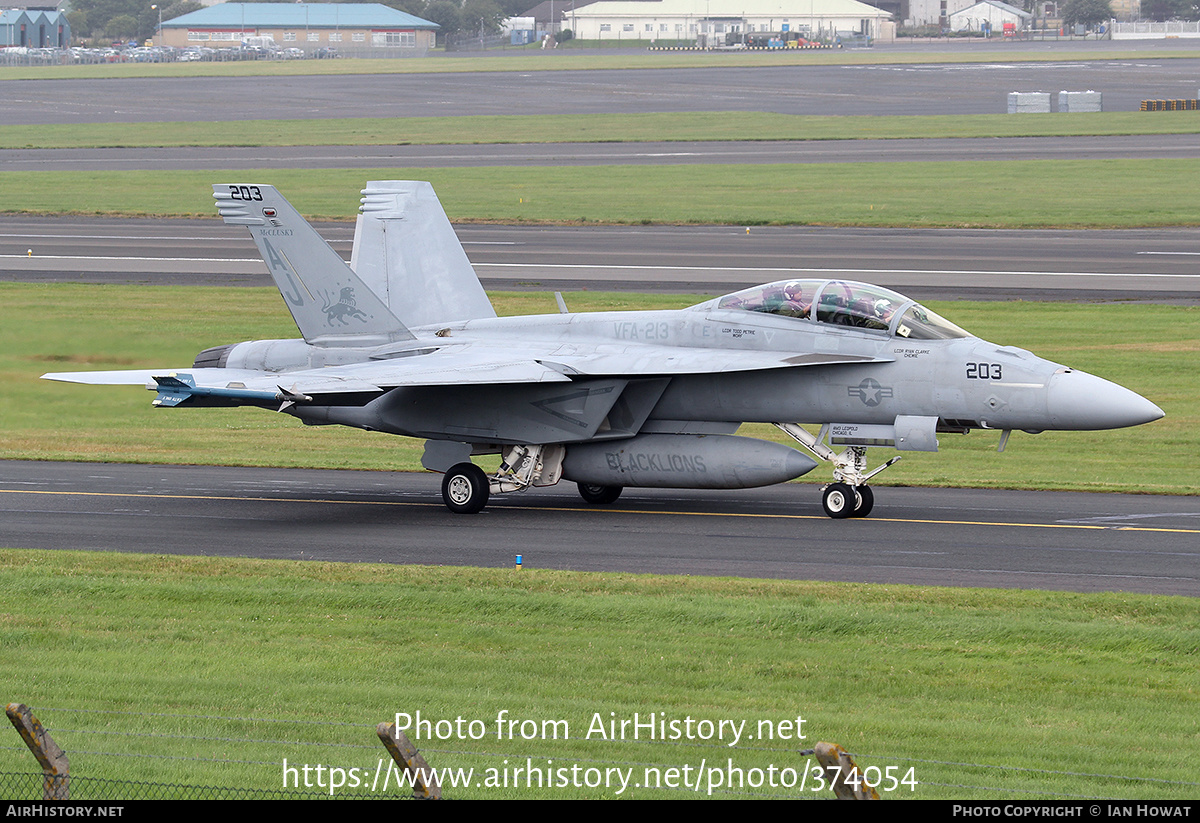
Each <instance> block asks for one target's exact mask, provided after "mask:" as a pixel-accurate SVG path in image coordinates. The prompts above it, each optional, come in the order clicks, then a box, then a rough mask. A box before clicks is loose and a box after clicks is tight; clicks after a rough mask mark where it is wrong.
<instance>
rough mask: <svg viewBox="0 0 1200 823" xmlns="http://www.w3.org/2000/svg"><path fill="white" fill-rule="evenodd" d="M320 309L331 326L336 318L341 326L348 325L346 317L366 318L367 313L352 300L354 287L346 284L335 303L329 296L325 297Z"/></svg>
mask: <svg viewBox="0 0 1200 823" xmlns="http://www.w3.org/2000/svg"><path fill="white" fill-rule="evenodd" d="M321 311H323V312H325V319H326V320H328V321H329V324H330V325H331V326H332V325H333V321H334V320H336V321H338V322H339V323H341V324H342V325H343V326H349V325H350V321H349V320H348V319H347V318H350V317H353V318H355V319H356V320H364V321H365V320H366V319H367V315H366V314H365V313H364V312H363V310H362V309H360V308H358V306H357V305H356V304H355V302H354V289H353V288H352V287H350V286H346V287H345V288H344V289H342V293H341V295H340V296H339V297H338V300H337V302H336V303H334V302H332V299H331V298H329V297H326V298H325V305H324V306H322V307H321Z"/></svg>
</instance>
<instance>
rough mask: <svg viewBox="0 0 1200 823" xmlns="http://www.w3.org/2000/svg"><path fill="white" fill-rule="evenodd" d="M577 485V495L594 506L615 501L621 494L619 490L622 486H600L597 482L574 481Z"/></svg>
mask: <svg viewBox="0 0 1200 823" xmlns="http://www.w3.org/2000/svg"><path fill="white" fill-rule="evenodd" d="M575 485H576V486H578V487H579V496H580V497H582V498H583V500H584V502H585V503H591V504H593V505H596V506H607V505H608V504H609V503H615V502H617V498H618V497H620V496H621V491H622V490H623V489H624V486H601V485H599V484H598V483H576V484H575Z"/></svg>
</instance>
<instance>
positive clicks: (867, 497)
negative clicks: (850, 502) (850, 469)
mask: <svg viewBox="0 0 1200 823" xmlns="http://www.w3.org/2000/svg"><path fill="white" fill-rule="evenodd" d="M854 493H855V494H856V495H858V505H857V506H855V507H854V514H852V515H850V516H851V517H866V516H867V515H868V514H870V513H871V508H872V507H873V506H874V505H875V492H873V491H871V487H870V486H855V487H854Z"/></svg>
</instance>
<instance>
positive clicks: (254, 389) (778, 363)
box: [42, 344, 880, 405]
mask: <svg viewBox="0 0 1200 823" xmlns="http://www.w3.org/2000/svg"><path fill="white" fill-rule="evenodd" d="M871 362H880V359H879V358H872V357H864V356H861V355H850V354H797V355H791V356H783V355H781V354H780V353H778V352H755V351H728V350H722V349H680V348H673V347H660V346H628V345H620V346H604V345H601V346H577V345H570V344H568V345H562V346H551V347H547V348H545V349H524V348H521V349H509V350H506V349H504V348H497V347H495V346H487V347H478V348H477V347H476V346H450V347H446V348H439V349H433V350H432V351H431V350H428V349H426V350H419V351H417V352H405V351H400V352H397V353H396V354H395V356H389V357H381V358H379V359H374V360H369V361H366V362H363V363H352V364H347V365H341V366H330V367H326V368H320V369H304V370H299V371H288V372H268V371H258V370H253V369H220V368H186V367H185V368H163V369H133V370H126V371H94V372H54V373H50V374H44V375H42V377H43V379H46V380H58V381H62V382H67V383H85V384H88V385H100V386H139V385H143V386H146V387H147V388H149V389H158V390H159V392H160V398H159V400H164V397H163V393H166V394H171V393H172V392H174V393H175V394H177V395H180V397H179V398H178V399H176V400H175V402H165V401H164V403H160V405H163V404H165V405H176V404H177V403H178V402H181V401H182V399H184V396H192V397H199V396H208V397H217V398H223V399H224V400H225V401H226V402H233V401H237V400H242V401H244V402H249V403H253V402H264V401H265V402H273V401H275V400H279V399H285V398H286V397H287V396H288V395H291V394H295V395H310V396H311V395H330V394H359V393H373V394H377V393H382V392H384V391H387V390H388V389H392V388H397V387H399V386H413V387H416V386H470V385H499V384H522V383H554V382H569V381H570V380H571V379H572V378H578V377H664V376H671V375H682V374H708V373H721V372H735V371H759V370H766V369H780V368H796V367H800V366H818V365H832V364H846V363H871ZM172 397H174V395H172Z"/></svg>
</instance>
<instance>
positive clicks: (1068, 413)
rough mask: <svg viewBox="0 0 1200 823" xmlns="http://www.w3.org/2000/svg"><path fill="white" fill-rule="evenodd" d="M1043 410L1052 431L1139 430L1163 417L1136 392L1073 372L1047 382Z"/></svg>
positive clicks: (1066, 370)
mask: <svg viewBox="0 0 1200 823" xmlns="http://www.w3.org/2000/svg"><path fill="white" fill-rule="evenodd" d="M1046 410H1047V411H1048V412H1049V414H1050V419H1051V421H1052V424H1051V428H1054V429H1073V430H1079V431H1091V430H1096V429H1120V428H1124V427H1126V426H1140V425H1142V424H1143V423H1150V422H1151V421H1154V420H1158V419H1159V418H1161V417H1162V416H1163V410H1162V409H1160V408H1159V407H1158V406H1156V405H1154V404H1153V403H1151V402H1150V401H1149V400H1147V399H1146V398H1144V397H1142V396H1141V395H1140V394H1138V393H1137V392H1132V391H1130V390H1129V389H1127V388H1125V387H1124V386H1118V385H1117V384H1116V383H1112V382H1109V381H1108V380H1105V379H1103V378H1100V377H1096V376H1095V375H1094V374H1088V373H1087V372H1082V371H1074V370H1072V369H1064V370H1062V371H1060V372H1058V373H1057V374H1055V375H1054V376H1053V377H1051V378H1050V383H1049V386H1048V395H1047V399H1046Z"/></svg>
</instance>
